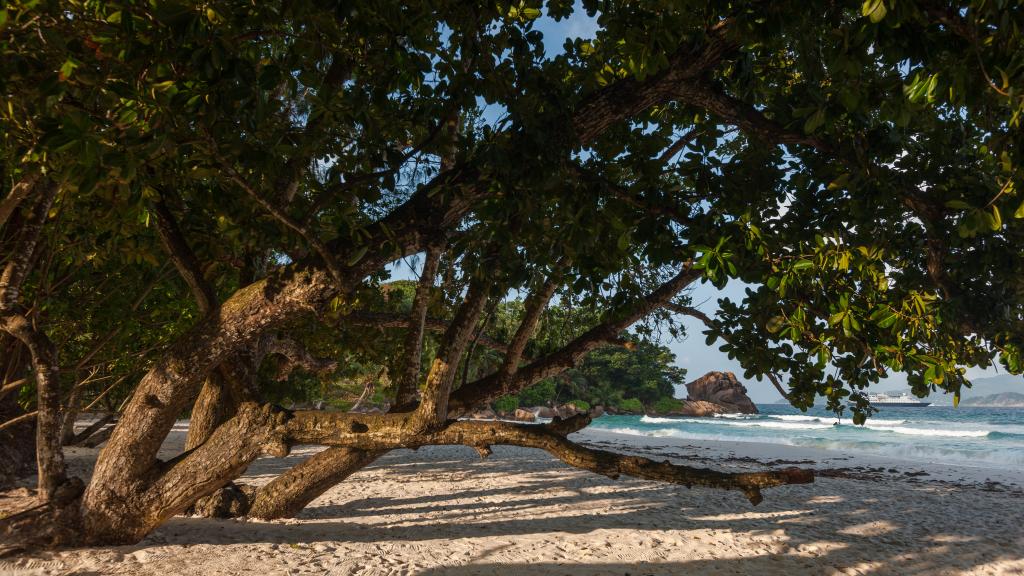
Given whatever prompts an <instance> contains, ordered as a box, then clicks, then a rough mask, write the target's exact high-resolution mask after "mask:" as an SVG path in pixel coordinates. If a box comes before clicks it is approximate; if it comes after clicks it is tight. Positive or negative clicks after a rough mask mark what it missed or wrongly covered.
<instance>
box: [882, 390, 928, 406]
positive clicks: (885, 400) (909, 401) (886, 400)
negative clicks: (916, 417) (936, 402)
mask: <svg viewBox="0 0 1024 576" xmlns="http://www.w3.org/2000/svg"><path fill="white" fill-rule="evenodd" d="M868 402H871V404H872V405H873V406H892V407H895V408H924V407H925V406H931V405H932V403H931V402H925V401H924V400H921V399H920V398H917V397H915V396H911V395H910V394H907V393H906V392H904V393H902V394H886V393H884V392H883V393H881V394H868Z"/></svg>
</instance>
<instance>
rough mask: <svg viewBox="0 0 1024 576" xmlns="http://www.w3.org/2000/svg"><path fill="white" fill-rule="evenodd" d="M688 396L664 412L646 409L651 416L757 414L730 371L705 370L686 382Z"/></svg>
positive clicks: (743, 388) (745, 392) (745, 391)
mask: <svg viewBox="0 0 1024 576" xmlns="http://www.w3.org/2000/svg"><path fill="white" fill-rule="evenodd" d="M686 392H687V398H686V400H680V401H679V403H678V405H677V406H676V407H674V408H672V409H671V410H668V411H667V412H659V411H655V410H653V409H650V408H649V409H648V411H647V413H648V414H650V415H651V416H714V415H715V414H737V413H739V414H757V406H755V405H754V402H753V401H751V400H750V398H749V397H748V396H747V389H746V387H744V386H743V384H740V382H739V380H737V379H736V375H735V374H733V373H732V372H708V373H707V374H705V375H703V376H701V377H700V378H698V379H696V380H694V381H693V382H690V383H689V384H687V385H686Z"/></svg>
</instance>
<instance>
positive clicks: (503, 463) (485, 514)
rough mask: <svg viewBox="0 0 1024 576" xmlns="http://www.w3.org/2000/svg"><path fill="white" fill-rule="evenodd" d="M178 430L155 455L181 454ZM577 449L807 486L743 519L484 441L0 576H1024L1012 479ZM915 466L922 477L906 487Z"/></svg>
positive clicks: (254, 479) (782, 453)
mask: <svg viewBox="0 0 1024 576" xmlns="http://www.w3.org/2000/svg"><path fill="white" fill-rule="evenodd" d="M185 426H186V425H185V423H179V424H178V425H176V426H175V429H174V431H173V432H172V433H171V435H170V436H169V438H168V441H167V442H166V443H165V446H164V451H163V452H164V454H163V456H162V457H164V456H170V455H173V453H174V452H175V451H176V450H179V449H180V446H181V443H182V442H183V439H184V431H185ZM574 439H575V440H577V441H581V442H584V443H586V444H588V445H592V446H595V447H599V448H604V449H613V450H618V451H622V452H627V453H635V454H638V455H644V456H648V457H652V458H653V457H660V458H670V459H674V460H676V461H678V462H680V463H692V464H693V465H695V466H700V467H714V468H718V469H723V470H729V471H741V470H753V469H758V468H763V467H764V466H769V467H773V466H794V465H796V466H803V467H811V468H815V469H817V470H819V476H818V478H817V479H816V481H815V483H813V484H807V485H796V486H782V487H778V488H771V489H766V490H765V491H764V496H765V500H764V502H763V503H761V504H760V505H759V506H756V507H754V506H751V505H750V504H749V503H748V502H747V501H746V499H745V498H744V497H743V496H742V494H740V493H738V492H730V491H723V490H717V489H703V488H693V489H687V488H685V487H682V486H675V485H669V484H662V483H657V482H650V481H642V480H635V479H632V478H625V477H624V478H620V479H618V480H612V479H609V478H606V477H603V476H598V475H595V474H592V473H589V472H586V471H582V470H578V469H574V468H570V467H569V466H567V465H565V464H563V463H561V462H559V461H557V460H555V459H554V458H553V457H551V456H550V455H548V454H547V453H545V452H541V451H539V450H534V449H527V448H516V447H508V446H495V447H494V454H493V455H492V456H491V457H490V458H488V459H487V460H484V461H481V460H480V458H479V457H478V456H477V454H476V452H475V451H474V450H473V449H471V448H468V447H462V446H455V447H449V446H434V447H428V448H422V449H420V450H418V451H412V450H396V451H393V452H392V453H390V454H387V455H385V456H384V457H382V458H381V459H380V460H379V461H378V462H376V463H375V464H373V465H371V466H368V467H367V468H366V469H364V470H361V471H359V472H357V473H356V474H354V475H352V476H351V477H350V478H349V479H348V480H346V481H345V482H343V483H341V484H339V485H337V486H335V487H334V488H332V489H331V490H329V491H328V492H326V493H325V494H324V495H323V496H321V497H320V498H318V499H317V500H315V501H314V502H313V503H311V505H310V506H309V507H307V508H306V509H305V510H304V511H303V512H302V513H301V514H300V515H299V517H297V518H295V519H288V520H279V521H271V522H259V521H249V520H245V519H233V520H215V519H207V518H198V517H185V516H179V517H175V518H173V519H171V520H170V521H169V522H167V523H166V524H165V525H164V526H162V527H160V528H159V529H157V530H156V531H154V532H153V533H152V534H150V535H149V536H148V537H147V538H146V539H144V540H143V541H142V542H141V543H139V544H137V545H134V546H115V547H102V548H85V549H76V550H64V551H59V552H44V553H36V554H32V555H30V556H28V557H23V558H18V559H8V560H5V561H0V574H11V575H18V576H21V575H26V574H32V575H38V576H43V575H57V574H97V573H99V574H123V575H133V576H135V575H137V576H141V575H151V574H152V575H157V574H160V575H163V574H186V575H197V576H198V575H204V576H205V575H235V574H247V575H253V576H266V575H269V574H296V575H297V574H325V573H329V574H358V575H384V574H425V575H454V576H469V575H481V576H482V575H491V574H502V575H504V574H513V575H515V574H522V575H531V576H532V575H536V574H541V575H551V576H554V575H570V576H583V575H596V574H600V575H609V576H610V575H616V576H622V575H623V574H631V575H632V576H637V575H647V574H656V575H670V574H671V575H675V574H682V573H693V574H715V573H733V574H735V573H741V574H753V573H757V574H766V575H779V576H792V575H793V574H805V573H813V574H830V575H831V574H849V575H854V574H871V575H879V574H881V575H888V574H894V575H895V574H985V575H1000V574H1024V552H1022V551H1024V506H1022V505H1024V494H1022V493H1021V492H1020V491H1019V490H1017V488H1019V483H1018V486H1017V487H1013V486H997V487H992V486H989V487H986V485H985V484H983V483H977V482H974V481H973V480H966V481H958V480H956V479H954V480H947V478H949V477H950V476H955V475H956V474H957V473H959V471H955V472H953V471H948V470H947V471H946V472H945V474H946V475H945V476H942V475H940V472H942V471H941V470H937V469H934V470H933V468H932V467H928V468H923V467H921V466H918V465H917V464H916V463H906V462H904V463H903V464H902V465H899V466H893V469H894V470H896V471H897V473H889V472H888V468H884V469H883V472H882V473H877V472H874V471H872V470H864V468H867V467H877V466H873V465H875V464H880V463H881V462H879V461H877V460H872V461H870V462H869V460H871V459H857V458H853V459H849V460H844V459H842V458H844V457H845V456H843V455H839V456H837V455H835V454H833V455H832V456H833V457H832V458H829V459H827V460H824V461H821V460H817V461H815V462H814V463H813V464H811V463H805V462H804V461H810V460H811V458H809V456H812V455H813V454H812V452H814V449H801V448H795V447H790V446H781V445H770V444H756V443H739V442H736V443H734V442H709V441H700V442H688V441H686V440H683V439H677V438H646V437H640V438H638V437H632V436H624V435H621V434H615V433H611V432H604V431H601V430H595V429H592V428H590V429H586V430H584V431H582V432H581V433H577V434H576V435H574ZM637 440H641V442H637ZM316 451H318V448H314V447H309V446H299V447H296V449H295V450H294V451H293V453H292V455H290V456H289V457H287V458H283V459H282V458H269V457H264V458H260V459H259V460H257V461H256V462H254V463H253V464H252V465H251V466H250V468H249V469H248V470H247V471H246V473H245V475H244V476H243V477H242V478H241V479H240V480H241V481H243V482H246V483H250V484H263V483H266V482H269V481H270V480H271V479H272V478H273V477H274V476H276V475H277V474H280V473H281V472H283V471H284V470H286V469H288V468H290V467H291V466H294V465H295V464H297V463H298V462H300V461H301V460H303V459H305V458H307V457H308V456H309V455H311V454H313V453H315V452H316ZM96 452H97V451H96V450H95V449H74V450H72V451H71V452H70V453H69V464H70V465H71V466H72V468H73V473H87V472H88V470H89V468H91V461H92V459H94V458H95V455H96ZM680 457H683V458H685V460H680ZM858 467H860V468H861V469H858ZM844 470H845V471H844ZM828 471H832V472H835V474H830V473H828ZM920 471H926V472H928V474H929V475H928V476H906V475H905V474H904V473H905V472H912V473H916V472H920ZM957 478H959V476H958V477H957Z"/></svg>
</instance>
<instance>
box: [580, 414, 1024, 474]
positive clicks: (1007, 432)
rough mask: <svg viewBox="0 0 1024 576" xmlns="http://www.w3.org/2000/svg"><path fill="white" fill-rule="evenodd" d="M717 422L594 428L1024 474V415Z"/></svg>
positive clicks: (623, 422) (625, 422)
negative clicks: (859, 422) (863, 421)
mask: <svg viewBox="0 0 1024 576" xmlns="http://www.w3.org/2000/svg"><path fill="white" fill-rule="evenodd" d="M758 409H759V410H761V413H760V414H750V415H747V414H726V415H721V416H718V417H714V418H692V417H679V418H659V417H652V416H603V417H601V418H597V419H596V420H594V422H593V423H592V424H591V427H592V428H598V429H605V430H608V431H609V432H617V433H620V434H629V435H634V436H648V437H674V438H682V439H690V440H721V441H729V442H764V443H768V444H784V445H789V446H802V447H808V448H819V449H825V450H832V451H836V452H844V453H862V454H868V455H877V456H886V457H891V458H901V459H904V460H910V461H916V462H926V463H942V464H956V465H961V466H979V467H985V468H1008V469H1013V470H1024V409H1022V408H972V407H959V408H953V407H949V406H928V407H924V408H897V407H882V408H881V409H880V410H879V412H878V413H876V414H875V415H874V417H872V418H869V419H868V421H867V423H866V424H865V425H864V426H857V425H854V424H853V422H852V421H851V420H850V419H849V418H844V419H843V420H842V421H840V423H839V425H838V426H837V425H835V424H836V421H837V420H836V417H835V415H834V414H832V413H830V412H827V411H826V410H824V409H822V408H814V409H811V410H808V411H807V412H800V411H799V410H797V409H796V408H793V407H792V406H787V405H775V404H768V405H760V406H758Z"/></svg>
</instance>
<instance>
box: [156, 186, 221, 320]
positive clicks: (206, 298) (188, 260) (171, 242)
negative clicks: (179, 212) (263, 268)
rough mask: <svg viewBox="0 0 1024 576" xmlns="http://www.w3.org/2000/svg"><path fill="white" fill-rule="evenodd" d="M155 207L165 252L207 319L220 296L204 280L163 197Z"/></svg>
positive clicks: (199, 267) (192, 253) (159, 234)
mask: <svg viewBox="0 0 1024 576" xmlns="http://www.w3.org/2000/svg"><path fill="white" fill-rule="evenodd" d="M153 208H154V212H155V213H156V229H157V235H158V236H159V237H160V243H161V244H163V246H164V250H166V251H167V254H168V256H170V258H171V262H173V263H174V267H175V268H177V269H178V274H180V275H181V278H182V279H183V280H184V281H185V283H186V284H188V287H189V289H190V290H191V291H192V297H193V298H195V301H196V304H197V305H198V306H199V312H200V313H201V314H202V315H203V316H206V315H207V314H209V313H210V311H211V310H213V309H214V308H216V307H217V294H216V292H215V291H214V289H213V286H211V285H210V283H209V282H207V281H206V278H204V277H203V271H202V267H201V266H200V265H199V259H198V258H196V255H195V253H194V252H192V248H190V247H189V245H188V242H187V241H186V240H185V236H184V234H182V232H181V228H180V227H179V226H178V222H177V220H175V218H174V215H173V214H171V211H170V210H169V209H168V208H167V204H166V203H165V202H164V200H163V198H161V199H159V200H157V201H156V202H154V203H153Z"/></svg>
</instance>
